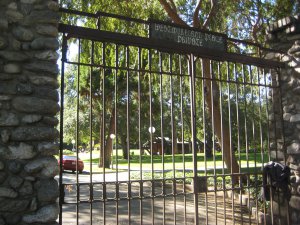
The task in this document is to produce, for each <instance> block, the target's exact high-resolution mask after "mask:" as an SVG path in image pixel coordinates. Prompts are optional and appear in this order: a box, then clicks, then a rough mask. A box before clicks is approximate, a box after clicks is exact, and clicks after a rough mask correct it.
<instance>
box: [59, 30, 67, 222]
mask: <svg viewBox="0 0 300 225" xmlns="http://www.w3.org/2000/svg"><path fill="white" fill-rule="evenodd" d="M67 44H68V43H67V37H66V34H65V33H63V41H62V58H61V77H60V79H61V81H60V82H61V86H60V124H59V129H60V135H59V161H60V164H59V192H60V194H59V209H60V210H59V224H62V222H63V218H62V213H63V209H62V205H63V203H64V193H65V192H64V186H63V173H62V160H63V148H64V145H63V143H64V93H65V89H64V87H65V79H64V78H65V61H66V57H67V49H68V46H67Z"/></svg>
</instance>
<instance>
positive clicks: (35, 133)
mask: <svg viewBox="0 0 300 225" xmlns="http://www.w3.org/2000/svg"><path fill="white" fill-rule="evenodd" d="M58 136H59V133H58V131H57V130H56V129H55V128H50V127H34V126H27V127H18V128H16V129H15V130H13V131H12V134H11V140H13V141H48V140H55V138H57V137H58Z"/></svg>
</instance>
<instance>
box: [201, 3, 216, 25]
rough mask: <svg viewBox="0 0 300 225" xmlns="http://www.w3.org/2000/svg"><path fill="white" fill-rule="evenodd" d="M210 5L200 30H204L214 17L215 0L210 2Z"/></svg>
mask: <svg viewBox="0 0 300 225" xmlns="http://www.w3.org/2000/svg"><path fill="white" fill-rule="evenodd" d="M210 4H211V7H210V11H209V14H208V16H207V17H206V19H205V21H204V23H203V25H202V28H203V29H206V28H207V27H208V25H209V23H210V21H211V19H212V18H213V17H214V14H215V13H216V5H217V4H216V0H211V1H210Z"/></svg>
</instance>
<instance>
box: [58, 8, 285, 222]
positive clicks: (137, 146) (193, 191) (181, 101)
mask: <svg viewBox="0 0 300 225" xmlns="http://www.w3.org/2000/svg"><path fill="white" fill-rule="evenodd" d="M61 11H63V12H64V14H65V15H67V16H71V15H72V16H73V17H74V18H75V19H74V20H72V21H75V24H77V25H78V24H83V23H85V24H89V25H90V27H80V26H74V25H66V24H60V27H59V30H60V32H61V33H62V65H61V106H62V107H61V116H60V130H61V137H60V145H61V151H60V162H61V163H60V169H61V170H60V171H61V172H60V176H59V184H60V217H59V223H60V224H176V223H178V224H182V223H184V224H252V223H254V224H256V223H261V222H262V221H266V219H267V217H269V216H270V218H271V219H272V218H273V209H272V204H270V203H269V202H265V201H264V200H262V199H260V197H259V196H260V190H261V187H262V173H261V171H262V168H263V166H264V163H266V162H268V161H270V159H271V155H270V151H269V149H270V145H271V143H272V142H273V140H274V136H273V135H272V134H273V133H274V132H275V133H276V132H279V131H276V130H272V131H270V129H269V120H270V115H272V112H273V111H274V109H275V106H274V101H275V100H274V99H273V93H274V91H277V89H278V88H279V83H278V82H279V77H278V76H279V68H280V67H281V64H280V63H278V62H272V61H269V60H264V59H262V58H261V57H260V55H259V54H263V53H264V52H265V51H266V49H261V48H259V46H255V45H252V47H249V43H246V42H242V41H238V40H233V39H229V38H226V37H224V38H225V41H226V43H225V44H226V50H225V51H219V50H218V49H213V46H212V47H211V48H203V47H197V46H191V45H186V44H178V43H175V42H172V41H165V40H159V39H152V38H149V37H148V30H149V26H150V23H151V22H149V21H143V20H137V19H130V18H125V17H122V16H118V15H111V14H106V13H97V14H89V13H83V12H77V11H70V10H61ZM76 21H77V22H76ZM106 24H110V28H111V27H113V30H109V27H108V26H106ZM137 29H140V33H139V34H138V35H137V34H136V32H135V33H134V32H133V31H134V30H135V31H136V30H137ZM211 34H212V35H214V34H213V33H211ZM232 46H235V47H238V49H239V51H240V50H241V49H242V51H250V49H251V50H252V52H247V53H248V55H249V54H252V53H253V54H256V56H258V57H250V56H247V55H245V54H240V53H239V54H238V53H233V52H232V49H234V47H232ZM254 50H255V51H254ZM225 148H226V149H225ZM66 149H69V150H66ZM66 155H71V157H70V156H69V157H65V156H66ZM72 156H73V157H72ZM72 160H73V161H72ZM80 160H81V161H83V164H84V168H82V165H81V163H80ZM228 162H230V164H231V165H228ZM226 163H227V165H226ZM235 163H236V164H235ZM235 165H237V168H235Z"/></svg>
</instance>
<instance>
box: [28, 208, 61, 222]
mask: <svg viewBox="0 0 300 225" xmlns="http://www.w3.org/2000/svg"><path fill="white" fill-rule="evenodd" d="M58 213H59V208H58V206H57V205H56V204H52V205H47V206H44V207H43V208H41V209H39V210H38V211H37V212H36V213H34V214H31V215H25V216H23V222H25V223H49V222H54V221H55V220H56V219H57V217H58Z"/></svg>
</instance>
